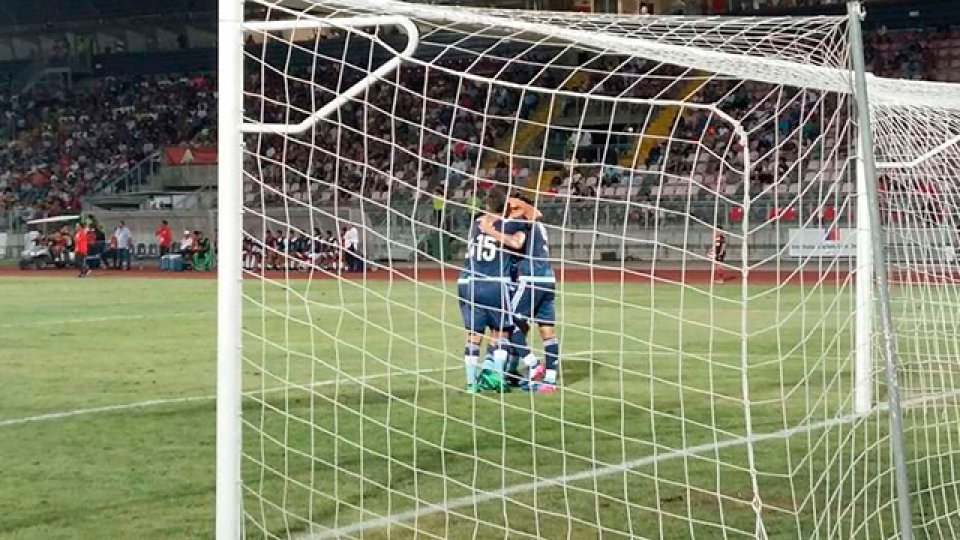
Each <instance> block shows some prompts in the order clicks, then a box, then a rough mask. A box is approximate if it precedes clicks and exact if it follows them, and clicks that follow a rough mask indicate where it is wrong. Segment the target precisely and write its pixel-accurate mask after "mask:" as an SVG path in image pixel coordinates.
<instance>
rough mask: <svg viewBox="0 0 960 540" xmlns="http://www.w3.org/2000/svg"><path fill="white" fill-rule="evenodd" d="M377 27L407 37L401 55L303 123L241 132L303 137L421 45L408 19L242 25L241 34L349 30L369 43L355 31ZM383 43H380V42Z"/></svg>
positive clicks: (256, 126) (250, 127)
mask: <svg viewBox="0 0 960 540" xmlns="http://www.w3.org/2000/svg"><path fill="white" fill-rule="evenodd" d="M371 26H374V27H379V26H396V27H398V28H400V29H401V30H402V31H403V32H404V34H406V36H407V44H406V46H405V47H404V48H403V50H402V51H399V52H396V54H395V55H394V56H393V57H392V58H390V60H388V61H386V62H384V63H383V64H382V65H381V66H380V67H378V68H377V69H375V70H373V71H371V72H370V73H368V74H367V75H366V76H364V77H363V78H362V79H361V80H359V81H357V82H356V83H354V84H353V85H352V86H350V87H349V88H348V89H346V90H344V91H343V92H342V93H341V94H339V95H338V96H336V97H335V98H333V99H332V100H330V102H328V103H326V104H325V105H323V106H322V107H320V108H319V109H317V110H316V111H315V112H314V113H312V114H311V115H310V116H308V117H307V118H305V119H304V120H303V121H301V122H298V123H296V124H269V123H268V124H262V123H253V122H245V123H243V124H241V126H240V129H241V130H242V131H243V132H244V133H273V134H277V135H297V134H300V133H303V132H305V131H307V130H308V129H310V128H311V127H312V126H314V125H315V124H316V123H317V122H319V121H320V120H323V119H324V118H326V117H328V116H330V115H331V114H333V113H334V112H335V111H336V110H337V109H339V108H340V107H342V106H343V105H344V104H345V103H347V102H348V101H350V100H351V99H353V98H355V97H357V96H358V95H360V93H361V92H363V91H364V90H366V89H367V88H369V87H370V85H372V84H373V83H375V82H377V81H379V80H380V79H381V78H383V77H384V76H385V75H387V74H388V73H390V72H392V71H393V70H394V69H396V68H397V67H399V66H400V64H402V63H403V61H404V60H405V59H410V58H412V56H413V53H414V51H415V50H416V49H417V46H418V45H419V44H420V32H419V30H418V29H417V25H415V24H413V21H411V20H410V19H409V18H407V17H400V16H396V15H383V16H372V17H335V18H330V19H320V18H308V19H298V20H289V21H287V20H284V21H260V22H249V23H245V24H244V25H243V28H244V30H246V31H248V32H280V31H283V30H321V29H324V28H338V29H341V30H351V31H354V32H357V33H361V34H364V35H366V36H367V37H368V38H370V39H371V40H376V36H373V35H371V34H367V33H365V32H361V31H359V30H357V29H358V28H366V27H371ZM381 43H382V42H381Z"/></svg>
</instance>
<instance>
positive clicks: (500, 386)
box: [480, 369, 510, 393]
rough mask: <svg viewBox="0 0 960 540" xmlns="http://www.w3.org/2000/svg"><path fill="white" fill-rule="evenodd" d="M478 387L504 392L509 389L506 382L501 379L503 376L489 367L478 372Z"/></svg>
mask: <svg viewBox="0 0 960 540" xmlns="http://www.w3.org/2000/svg"><path fill="white" fill-rule="evenodd" d="M480 387H481V388H483V389H484V390H493V391H494V392H501V393H506V392H509V391H510V386H509V385H508V384H507V381H505V380H503V377H502V376H501V375H500V374H499V373H497V372H495V371H493V370H489V369H485V370H483V373H481V374H480Z"/></svg>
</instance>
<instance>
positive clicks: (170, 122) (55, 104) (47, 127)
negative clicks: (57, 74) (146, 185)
mask: <svg viewBox="0 0 960 540" xmlns="http://www.w3.org/2000/svg"><path fill="white" fill-rule="evenodd" d="M214 88H215V81H214V80H212V79H211V78H210V77H208V76H205V75H195V76H190V75H175V76H151V77H133V76H130V77H106V78H102V79H91V80H87V81H82V82H79V83H78V84H77V85H76V86H75V87H74V88H73V89H71V90H56V91H48V90H44V89H37V90H32V91H29V92H27V93H25V94H19V95H12V94H9V93H0V110H2V111H4V112H3V113H2V115H0V143H2V144H0V193H2V197H0V211H11V210H13V211H17V212H18V213H20V214H22V217H23V218H24V219H30V218H34V217H41V216H54V215H59V214H63V213H76V212H77V211H78V210H79V209H80V199H81V198H82V197H83V196H84V195H86V194H87V193H89V192H90V191H91V190H94V189H97V188H100V187H103V186H104V185H105V183H106V182H108V181H109V180H111V179H114V178H116V177H117V176H118V175H120V174H123V173H124V172H125V171H127V170H128V169H129V168H130V167H131V166H133V165H134V164H136V163H137V162H139V161H141V160H143V159H145V158H147V157H149V156H150V155H151V154H153V153H154V152H156V151H158V150H159V149H160V148H162V147H163V146H164V145H167V144H172V143H182V142H197V143H211V142H213V141H214V140H215V132H214V126H215V125H216V93H215V90H214Z"/></svg>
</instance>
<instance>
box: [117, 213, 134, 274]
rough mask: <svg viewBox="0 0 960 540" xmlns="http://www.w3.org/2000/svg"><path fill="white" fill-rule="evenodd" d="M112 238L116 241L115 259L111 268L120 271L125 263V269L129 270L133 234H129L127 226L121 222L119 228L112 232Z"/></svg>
mask: <svg viewBox="0 0 960 540" xmlns="http://www.w3.org/2000/svg"><path fill="white" fill-rule="evenodd" d="M113 236H114V237H115V238H116V239H117V258H116V259H114V264H115V266H114V267H113V268H114V269H116V270H120V269H121V268H123V265H124V262H126V266H127V268H126V269H127V270H130V251H131V250H132V248H133V233H131V232H130V228H129V227H127V224H126V223H124V222H122V221H121V222H120V226H119V227H117V230H116V231H114V233H113Z"/></svg>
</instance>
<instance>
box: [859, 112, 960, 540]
mask: <svg viewBox="0 0 960 540" xmlns="http://www.w3.org/2000/svg"><path fill="white" fill-rule="evenodd" d="M874 118H875V125H874V129H875V132H876V137H877V141H878V144H877V158H878V160H879V162H880V163H879V170H878V176H879V180H880V195H881V198H880V203H881V212H882V215H883V220H884V222H885V226H886V235H887V256H888V261H889V263H888V266H889V268H890V276H891V279H892V280H893V286H892V287H891V299H892V302H893V308H894V321H895V326H896V334H897V337H898V339H897V343H898V346H899V352H900V370H899V373H900V385H901V389H902V393H903V397H904V399H905V409H906V410H905V412H904V418H905V431H906V433H905V441H906V447H907V456H908V465H909V474H910V487H911V493H912V496H913V498H914V500H913V503H914V504H913V508H915V509H916V510H915V512H914V514H915V516H917V517H916V518H915V519H916V523H915V524H914V525H915V527H916V528H917V529H919V530H922V531H924V532H926V533H927V534H926V537H934V538H943V537H952V536H956V535H957V534H958V532H960V531H958V522H957V517H956V508H957V493H958V488H960V475H958V473H957V471H956V465H957V458H956V450H955V449H954V448H953V444H952V443H951V441H952V440H953V438H954V437H955V436H956V427H957V425H958V421H960V418H958V415H960V407H958V405H960V403H958V396H960V361H958V358H960V356H958V345H960V341H958V339H957V336H958V335H960V334H958V332H957V330H958V323H960V321H958V310H957V308H956V306H957V302H958V301H960V298H958V296H957V295H958V289H957V284H958V283H960V263H958V259H957V256H958V254H960V221H958V218H960V191H958V189H960V111H957V110H951V109H948V108H936V107H929V108H910V109H906V108H897V109H894V108H886V107H878V108H876V110H875V111H874Z"/></svg>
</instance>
